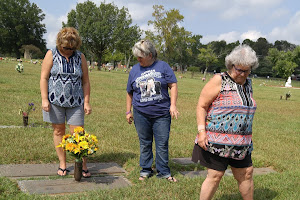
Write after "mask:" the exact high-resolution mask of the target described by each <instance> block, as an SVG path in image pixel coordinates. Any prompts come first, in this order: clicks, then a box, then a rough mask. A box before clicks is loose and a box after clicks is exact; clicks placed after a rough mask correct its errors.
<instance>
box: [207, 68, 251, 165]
mask: <svg viewBox="0 0 300 200" xmlns="http://www.w3.org/2000/svg"><path fill="white" fill-rule="evenodd" d="M221 77H222V84H221V90H220V93H219V95H218V96H217V98H216V99H215V100H214V101H213V102H212V104H211V105H210V107H209V109H208V112H207V117H206V132H207V136H208V143H209V144H208V147H207V148H208V151H209V152H211V153H213V154H215V155H218V156H221V157H225V158H232V159H236V160H242V159H244V158H245V156H246V155H247V152H249V153H251V151H252V149H253V144H252V123H253V117H254V113H255V110H256V103H255V100H254V99H253V91H252V82H251V79H248V78H247V79H246V83H245V84H244V85H243V86H242V85H239V84H237V83H235V82H234V80H233V79H232V78H231V77H230V76H229V75H228V73H226V72H225V73H221Z"/></svg>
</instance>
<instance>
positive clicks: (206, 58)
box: [198, 45, 218, 78]
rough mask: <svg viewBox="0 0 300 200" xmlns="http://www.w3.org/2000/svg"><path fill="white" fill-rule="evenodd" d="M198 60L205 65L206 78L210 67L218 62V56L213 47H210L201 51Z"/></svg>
mask: <svg viewBox="0 0 300 200" xmlns="http://www.w3.org/2000/svg"><path fill="white" fill-rule="evenodd" d="M198 58H199V60H201V61H202V62H204V63H205V71H204V78H206V73H207V70H208V67H209V66H211V65H213V64H215V63H217V62H218V59H217V55H216V54H215V53H214V51H213V50H212V47H211V46H210V45H208V46H207V48H206V49H205V48H201V49H200V54H199V55H198Z"/></svg>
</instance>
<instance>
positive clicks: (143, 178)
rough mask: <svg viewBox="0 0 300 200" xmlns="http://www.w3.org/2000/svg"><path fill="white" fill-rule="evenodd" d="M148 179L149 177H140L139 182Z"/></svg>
mask: <svg viewBox="0 0 300 200" xmlns="http://www.w3.org/2000/svg"><path fill="white" fill-rule="evenodd" d="M147 178H149V176H140V177H139V180H140V181H144V180H145V179H147Z"/></svg>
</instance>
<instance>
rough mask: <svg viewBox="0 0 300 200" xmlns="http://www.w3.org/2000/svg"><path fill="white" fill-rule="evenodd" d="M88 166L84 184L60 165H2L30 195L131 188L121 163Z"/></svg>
mask: <svg viewBox="0 0 300 200" xmlns="http://www.w3.org/2000/svg"><path fill="white" fill-rule="evenodd" d="M172 161H173V162H175V163H177V164H180V165H190V164H195V163H193V162H192V161H191V158H173V159H172ZM87 165H88V168H89V171H90V172H91V174H92V177H91V178H82V179H81V181H80V182H77V181H75V180H74V178H73V177H70V176H67V177H59V176H57V174H56V173H57V169H58V164H16V165H13V164H9V165H0V176H5V177H9V178H13V179H17V182H18V186H19V188H20V189H21V191H23V192H26V193H29V194H50V195H52V194H68V193H79V192H85V191H90V190H97V189H115V188H122V187H128V186H130V185H131V183H130V182H129V181H128V180H127V179H126V178H125V177H124V175H125V174H126V173H127V172H126V171H125V170H124V169H123V168H122V167H120V166H119V165H118V164H117V163H113V162H110V163H88V164H87ZM67 169H68V170H70V172H69V175H73V174H74V163H68V164H67ZM180 173H181V174H182V175H184V176H185V177H189V178H193V177H199V176H201V177H205V176H206V175H207V170H199V171H182V172H180ZM269 173H276V171H274V170H273V169H271V168H254V175H264V174H269ZM225 175H226V176H232V172H231V170H230V169H228V170H226V172H225ZM49 176H52V177H53V176H54V177H55V178H56V179H53V178H51V179H49ZM37 178H38V179H37ZM29 179H31V180H29ZM32 179H37V180H32Z"/></svg>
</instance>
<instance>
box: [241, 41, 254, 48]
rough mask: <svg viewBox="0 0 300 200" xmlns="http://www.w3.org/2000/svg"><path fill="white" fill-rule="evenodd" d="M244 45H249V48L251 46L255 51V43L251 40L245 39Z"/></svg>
mask: <svg viewBox="0 0 300 200" xmlns="http://www.w3.org/2000/svg"><path fill="white" fill-rule="evenodd" d="M242 44H247V45H248V46H250V47H251V48H252V49H253V46H254V44H255V42H253V41H252V40H250V39H245V40H244V41H243V42H242Z"/></svg>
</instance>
